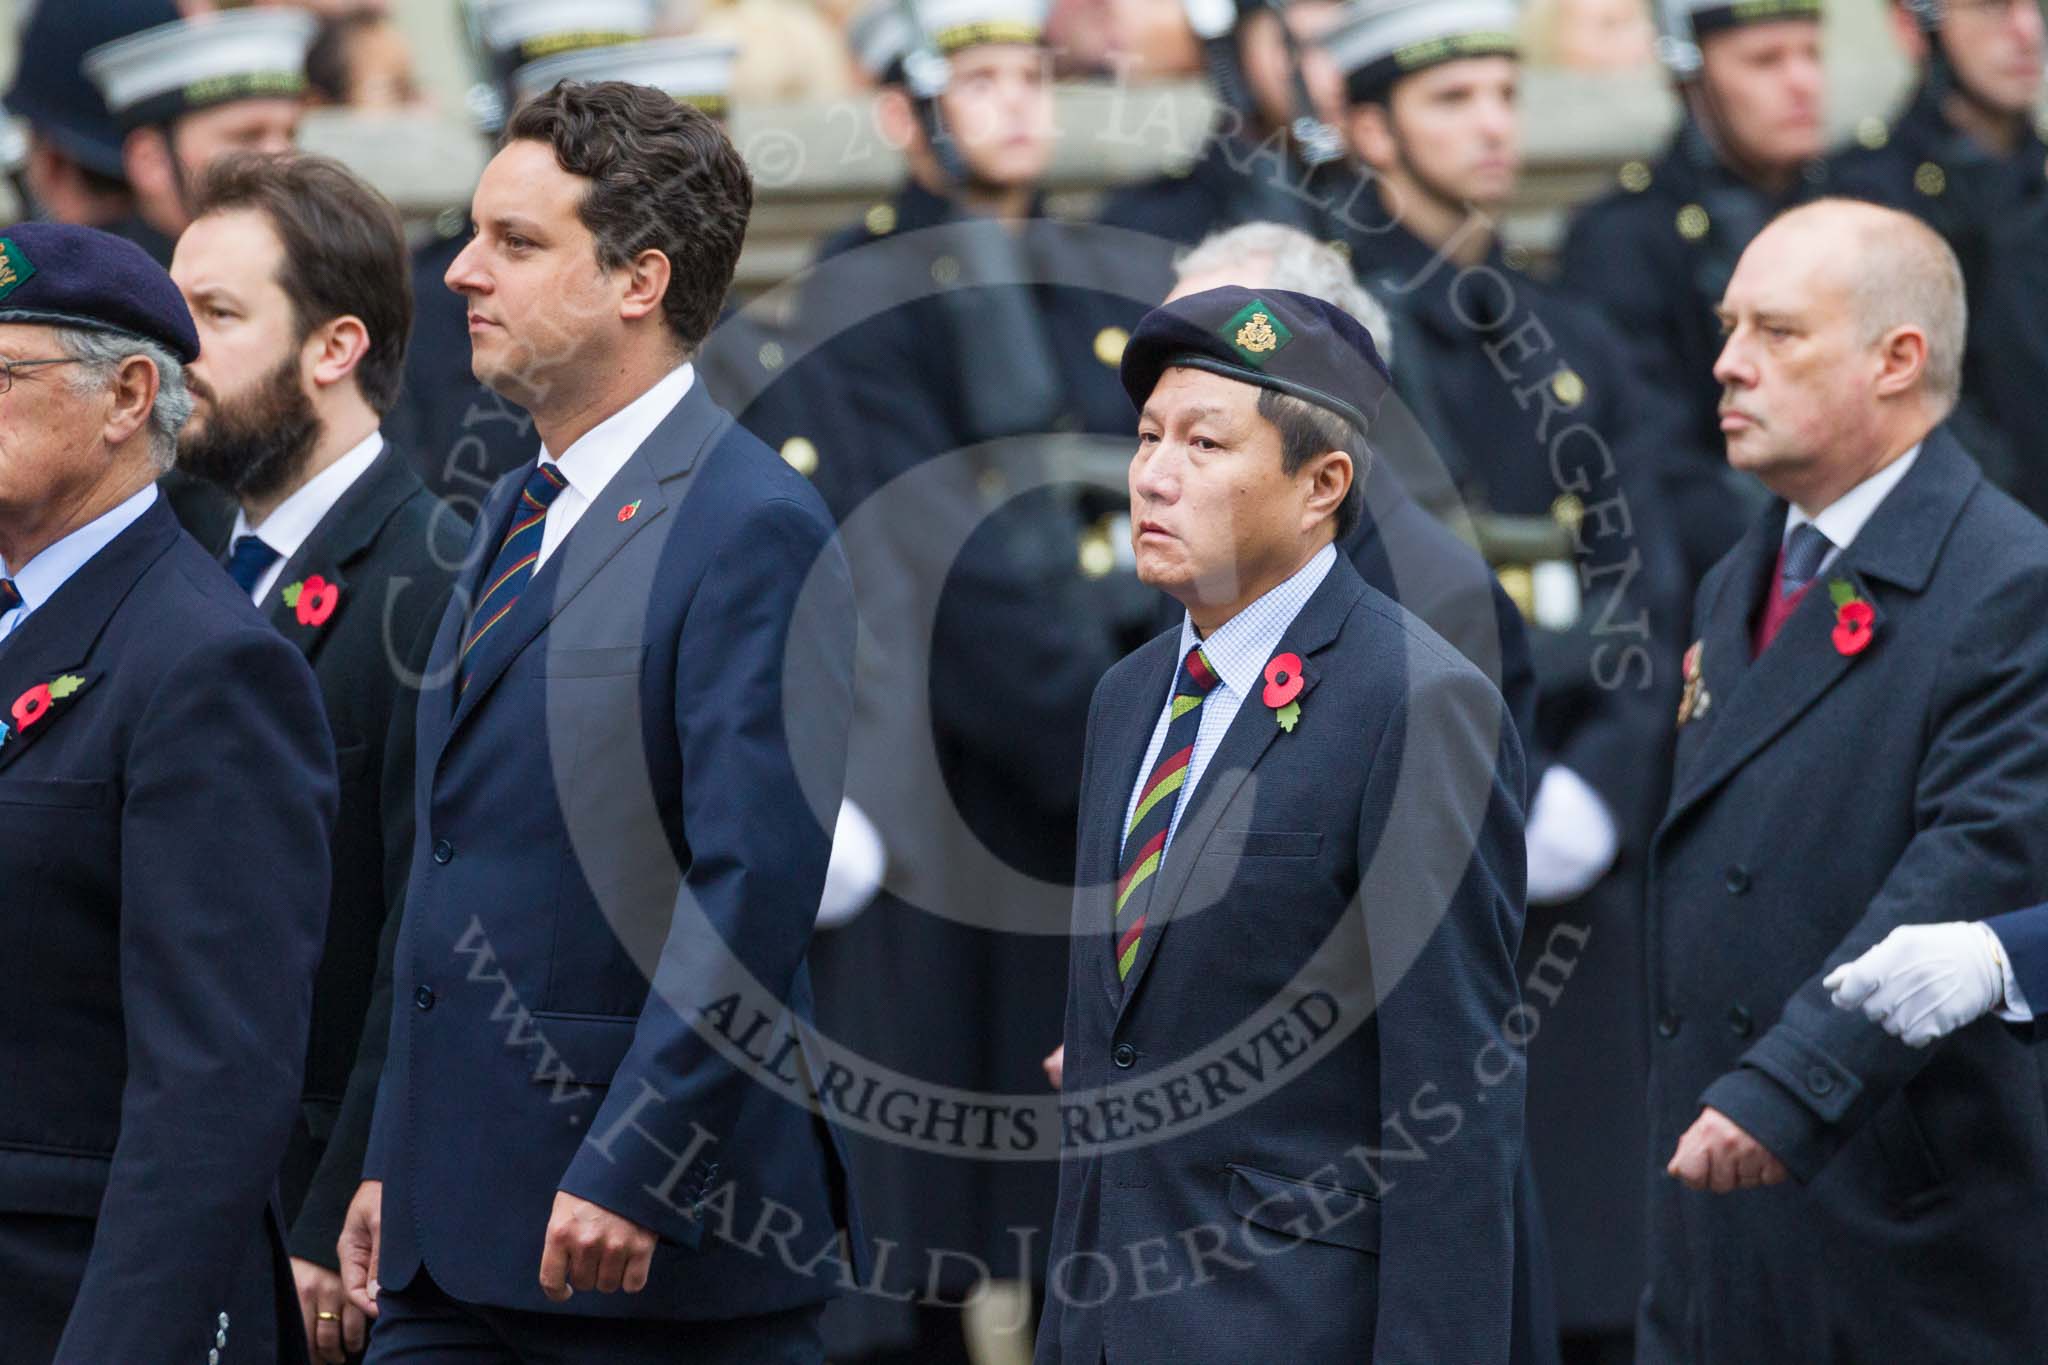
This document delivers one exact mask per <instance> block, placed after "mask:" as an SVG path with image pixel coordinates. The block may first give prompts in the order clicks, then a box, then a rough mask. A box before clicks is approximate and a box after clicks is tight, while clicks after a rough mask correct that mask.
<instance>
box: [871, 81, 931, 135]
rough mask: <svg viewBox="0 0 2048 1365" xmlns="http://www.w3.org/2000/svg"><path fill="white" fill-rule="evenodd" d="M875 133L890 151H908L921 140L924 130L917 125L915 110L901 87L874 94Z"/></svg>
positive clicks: (907, 94) (888, 87)
mask: <svg viewBox="0 0 2048 1365" xmlns="http://www.w3.org/2000/svg"><path fill="white" fill-rule="evenodd" d="M875 131H876V132H877V133H879V134H880V135H881V138H882V141H883V142H884V143H886V144H888V146H889V148H890V150H891V151H897V152H902V151H908V150H909V149H910V147H911V146H912V144H914V143H917V142H921V141H922V140H923V138H924V129H923V127H922V126H920V125H919V123H918V119H917V110H916V109H915V108H914V107H913V106H912V105H911V103H910V95H909V93H908V92H906V91H905V90H904V88H903V87H902V86H900V85H889V86H884V87H882V89H880V90H878V91H876V92H875Z"/></svg>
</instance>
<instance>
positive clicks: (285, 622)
mask: <svg viewBox="0 0 2048 1365" xmlns="http://www.w3.org/2000/svg"><path fill="white" fill-rule="evenodd" d="M421 486H422V485H421V484H420V481H419V476H418V475H416V474H414V473H413V472H412V470H411V469H409V468H407V466H406V464H405V462H404V461H403V460H402V459H400V458H399V456H398V452H397V451H396V450H394V449H393V448H392V447H391V445H390V444H389V443H386V445H385V446H384V449H383V450H382V451H381V452H380V453H379V454H378V456H377V458H376V459H375V460H373V461H371V463H370V467H369V468H368V469H366V470H364V471H363V474H362V477H361V478H359V479H357V480H356V481H355V482H354V483H353V484H350V485H349V487H348V488H347V489H346V490H345V491H344V492H343V493H342V495H341V497H340V499H339V500H337V501H336V502H335V504H334V506H332V507H330V508H328V509H327V515H326V516H324V517H322V518H321V519H320V524H319V525H318V526H316V527H314V528H313V534H312V535H310V536H307V537H306V542H305V544H303V545H301V546H299V549H298V552H297V553H296V554H294V555H293V556H292V557H291V559H290V560H289V561H287V562H286V564H285V566H284V572H282V573H280V574H279V575H278V576H277V583H276V585H275V586H274V587H272V588H271V590H270V594H269V596H268V598H267V599H266V600H265V602H264V607H263V610H264V614H265V615H267V616H268V617H269V618H270V623H271V624H272V625H273V626H275V627H277V631H278V634H280V635H282V636H284V637H285V639H287V640H290V641H291V642H292V643H293V644H294V645H297V646H298V648H299V652H300V653H302V654H304V655H305V656H306V658H307V660H308V661H309V662H310V661H311V660H312V659H313V657H314V656H315V655H316V654H317V653H318V652H319V648H320V644H321V642H322V641H323V640H325V639H326V638H327V637H328V636H329V635H331V634H332V633H333V630H334V623H335V620H336V618H337V617H339V616H340V615H341V613H343V612H345V611H347V610H349V608H350V606H351V604H352V603H353V601H354V596H353V594H351V593H350V592H349V591H348V577H347V570H348V568H349V566H350V565H352V564H354V563H355V562H356V561H357V560H359V559H361V558H362V557H363V556H364V555H365V554H367V553H368V552H369V550H370V548H371V547H372V546H373V545H375V544H376V543H377V536H378V534H379V533H380V532H381V531H382V530H383V529H384V525H385V523H386V522H388V521H390V520H391V518H392V515H393V514H394V513H396V512H397V511H398V509H399V508H400V507H401V506H403V505H404V504H405V501H406V499H408V498H410V497H411V496H412V495H413V494H414V493H416V492H418V491H419V489H420V487H421ZM315 577H318V578H319V579H321V580H322V581H323V582H325V583H327V584H329V585H330V586H332V587H333V588H334V590H335V592H336V594H337V595H336V597H335V600H334V608H333V612H332V613H331V614H330V615H328V616H326V617H324V618H320V621H319V624H317V625H316V624H313V623H312V621H311V620H309V619H306V618H305V616H303V615H302V613H301V611H300V609H299V607H298V606H297V605H296V604H295V603H288V602H286V601H285V600H284V598H285V591H286V589H287V588H290V587H292V586H293V585H300V586H301V587H303V585H304V584H305V583H306V582H307V581H308V580H309V579H312V578H315Z"/></svg>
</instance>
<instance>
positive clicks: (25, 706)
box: [14, 683, 56, 730]
mask: <svg viewBox="0 0 2048 1365" xmlns="http://www.w3.org/2000/svg"><path fill="white" fill-rule="evenodd" d="M55 704H56V703H55V701H54V700H53V699H52V698H51V696H50V685H49V684H48V683H41V684H38V685H37V686H35V687H31V688H30V689H29V690H28V691H26V692H24V693H22V694H21V695H20V696H18V697H16V698H15V699H14V725H15V728H16V729H18V730H26V729H28V727H29V726H31V725H34V724H35V723H36V722H37V721H39V720H41V719H42V718H43V717H44V716H47V715H49V714H50V708H51V707H52V706H53V705H55Z"/></svg>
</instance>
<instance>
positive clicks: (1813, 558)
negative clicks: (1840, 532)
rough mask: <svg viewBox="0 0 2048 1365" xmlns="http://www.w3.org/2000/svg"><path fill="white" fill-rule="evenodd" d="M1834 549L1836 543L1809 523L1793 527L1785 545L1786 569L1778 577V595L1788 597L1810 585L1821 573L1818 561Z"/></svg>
mask: <svg viewBox="0 0 2048 1365" xmlns="http://www.w3.org/2000/svg"><path fill="white" fill-rule="evenodd" d="M1834 548H1835V543H1834V542H1833V541H1832V540H1829V539H1828V538H1827V537H1826V536H1825V535H1823V534H1821V529H1820V528H1819V527H1818V526H1815V525H1814V524H1813V523H1812V522H1810V521H1809V522H1807V523H1806V524H1805V525H1803V526H1800V527H1797V528H1795V529H1794V530H1793V532H1792V535H1791V537H1790V538H1789V539H1787V540H1786V542H1785V567H1784V570H1783V572H1782V573H1780V574H1779V576H1778V595H1779V596H1780V597H1791V596H1792V595H1793V594H1795V593H1797V592H1798V591H1799V590H1800V589H1801V588H1804V587H1805V586H1806V585H1807V584H1808V583H1811V582H1812V581H1813V578H1814V575H1815V574H1817V573H1819V572H1820V566H1821V562H1822V561H1823V560H1825V559H1826V558H1827V557H1828V552H1829V551H1830V550H1833V549H1834Z"/></svg>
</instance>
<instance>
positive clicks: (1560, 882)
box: [1524, 763, 1621, 905]
mask: <svg viewBox="0 0 2048 1365" xmlns="http://www.w3.org/2000/svg"><path fill="white" fill-rule="evenodd" d="M1524 837H1525V838H1526V839H1527V841H1528V850H1529V904H1531V905H1561V904H1563V903H1564V902H1565V901H1568V900H1575V899H1577V898H1578V897H1580V896H1583V895H1585V894H1586V893H1587V892H1588V891H1591V890H1592V889H1593V884H1594V883H1595V882H1597V881H1599V880H1600V879H1601V878H1602V877H1604V876H1606V875H1607V870H1608V869H1609V868H1611V867H1613V866H1614V860H1615V859H1616V858H1617V857H1619V856H1620V854H1621V831H1620V830H1619V829H1618V828H1616V826H1615V823H1614V816H1613V814H1612V813H1610V812H1609V811H1608V809H1607V803H1606V802H1605V801H1602V800H1601V799H1600V794H1599V793H1598V792H1596V791H1594V790H1593V789H1592V788H1591V787H1589V786H1587V785H1586V779H1585V778H1583V777H1580V776H1579V775H1578V774H1577V773H1575V772H1573V771H1572V770H1571V769H1570V768H1567V767H1565V766H1564V765H1563V764H1562V763H1553V764H1551V765H1550V766H1549V767H1548V768H1545V769H1544V770H1543V780H1542V781H1541V782H1539V783H1537V784H1536V799H1535V800H1534V801H1532V802H1530V803H1529V821H1528V827H1527V830H1526V833H1525V836H1524Z"/></svg>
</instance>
